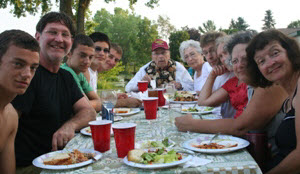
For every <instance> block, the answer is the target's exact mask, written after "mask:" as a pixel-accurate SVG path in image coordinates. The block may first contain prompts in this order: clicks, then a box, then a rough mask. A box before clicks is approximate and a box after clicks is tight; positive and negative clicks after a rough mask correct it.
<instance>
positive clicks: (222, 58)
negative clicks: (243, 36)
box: [217, 43, 232, 71]
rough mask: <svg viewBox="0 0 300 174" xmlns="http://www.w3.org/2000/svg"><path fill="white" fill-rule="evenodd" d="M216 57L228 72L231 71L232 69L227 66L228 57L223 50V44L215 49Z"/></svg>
mask: <svg viewBox="0 0 300 174" xmlns="http://www.w3.org/2000/svg"><path fill="white" fill-rule="evenodd" d="M217 57H218V58H219V60H220V61H221V63H222V64H223V65H224V66H225V67H226V68H227V69H228V70H230V71H232V67H231V66H229V65H228V63H226V62H228V59H229V58H230V55H229V53H228V52H227V51H225V50H224V43H221V44H219V46H218V48H217Z"/></svg>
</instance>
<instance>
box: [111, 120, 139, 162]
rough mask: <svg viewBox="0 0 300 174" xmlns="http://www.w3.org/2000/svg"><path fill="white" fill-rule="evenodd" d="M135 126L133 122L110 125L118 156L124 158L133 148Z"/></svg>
mask: <svg viewBox="0 0 300 174" xmlns="http://www.w3.org/2000/svg"><path fill="white" fill-rule="evenodd" d="M135 127H136V124H134V123H119V124H114V125H113V126H112V128H113V131H114V137H115V142H116V149H117V154H118V157H119V158H124V157H125V156H127V154H128V152H129V151H130V150H132V149H134V138H135Z"/></svg>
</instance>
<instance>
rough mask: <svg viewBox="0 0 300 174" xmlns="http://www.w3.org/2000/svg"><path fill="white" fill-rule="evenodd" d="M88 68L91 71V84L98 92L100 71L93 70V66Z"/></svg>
mask: <svg viewBox="0 0 300 174" xmlns="http://www.w3.org/2000/svg"><path fill="white" fill-rule="evenodd" d="M88 70H89V73H90V82H89V83H90V86H91V87H92V88H93V91H95V92H97V81H98V72H97V71H93V70H92V69H91V68H89V69H88Z"/></svg>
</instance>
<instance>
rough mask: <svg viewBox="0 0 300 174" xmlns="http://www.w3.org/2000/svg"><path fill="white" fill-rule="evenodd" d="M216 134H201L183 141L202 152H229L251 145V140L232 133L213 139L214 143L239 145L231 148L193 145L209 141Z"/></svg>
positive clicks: (188, 146) (185, 144) (193, 149)
mask: <svg viewBox="0 0 300 174" xmlns="http://www.w3.org/2000/svg"><path fill="white" fill-rule="evenodd" d="M213 136H214V134H207V135H206V136H199V137H197V138H194V139H191V140H188V141H186V142H184V143H183V147H184V148H187V149H189V150H192V151H196V152H202V153H227V152H232V151H236V150H239V149H243V148H245V147H247V146H248V145H249V142H248V141H247V140H244V139H242V138H238V137H233V136H230V135H219V136H218V138H217V139H216V140H213V143H218V144H235V143H237V144H238V145H237V146H236V147H230V148H224V149H200V148H196V147H193V146H192V145H199V144H204V143H209V140H210V139H211V138H212V137H213Z"/></svg>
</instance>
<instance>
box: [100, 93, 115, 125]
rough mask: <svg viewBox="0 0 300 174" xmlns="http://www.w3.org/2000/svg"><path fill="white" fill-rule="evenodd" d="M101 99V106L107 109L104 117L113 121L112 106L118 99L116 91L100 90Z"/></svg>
mask: <svg viewBox="0 0 300 174" xmlns="http://www.w3.org/2000/svg"><path fill="white" fill-rule="evenodd" d="M101 99H102V104H103V106H104V107H105V108H106V109H107V110H108V115H107V117H106V118H104V119H106V120H111V121H112V122H114V114H113V108H114V106H115V105H116V103H117V100H118V96H117V92H116V91H114V90H103V91H101Z"/></svg>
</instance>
